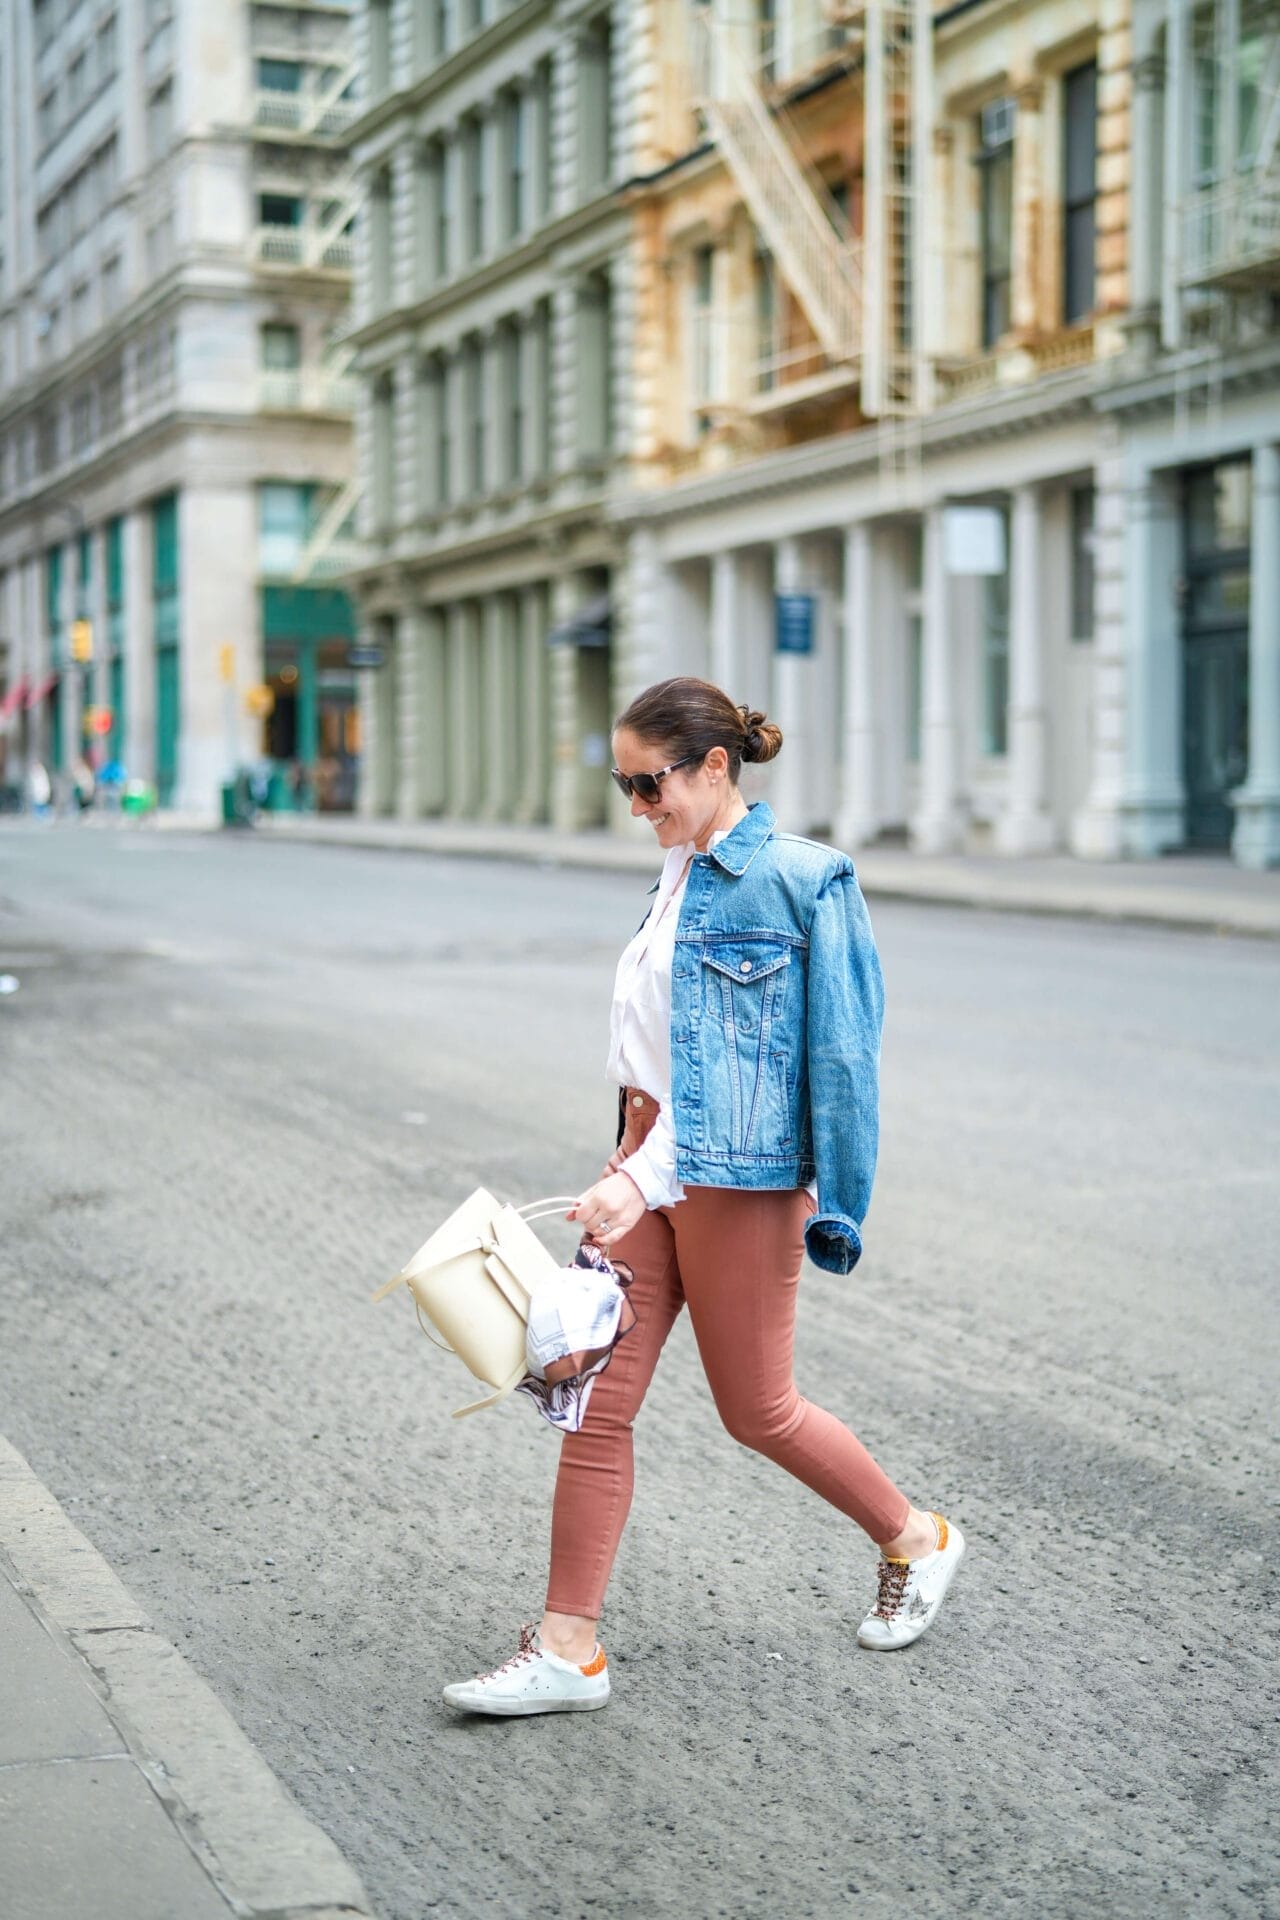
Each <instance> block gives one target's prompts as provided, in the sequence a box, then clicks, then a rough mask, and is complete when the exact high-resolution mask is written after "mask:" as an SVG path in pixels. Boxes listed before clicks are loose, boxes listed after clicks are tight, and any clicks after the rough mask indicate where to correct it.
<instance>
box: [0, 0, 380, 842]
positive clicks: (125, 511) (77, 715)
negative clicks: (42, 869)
mask: <svg viewBox="0 0 1280 1920" xmlns="http://www.w3.org/2000/svg"><path fill="white" fill-rule="evenodd" d="M353 75H354V63H353V60H352V56H351V49H350V18H349V11H348V5H347V0H289V4H287V5H284V4H278V3H277V0H225V4H221V5H219V6H218V7H216V8H210V7H207V6H204V5H201V4H199V0H14V4H11V5H9V6H7V7H6V8H4V9H3V10H2V11H0V741H3V744H4V747H5V750H6V767H5V771H4V774H3V775H2V776H0V778H3V779H5V780H9V781H12V780H14V779H17V778H19V777H20V776H21V774H22V772H23V770H24V769H25V768H26V767H27V766H29V764H30V763H31V762H32V761H33V760H35V759H37V758H39V759H40V760H42V761H43V762H44V763H45V764H47V765H48V766H49V767H50V768H51V769H52V770H53V771H54V772H55V773H56V772H57V771H59V770H64V771H65V770H69V769H70V767H71V766H72V764H73V763H74V761H75V760H76V759H77V757H78V756H79V755H80V754H81V753H82V752H90V753H96V755H97V757H98V758H99V760H100V761H101V760H110V761H114V762H116V763H118V764H119V765H122V766H123V768H124V770H125V772H126V773H127V774H128V775H130V776H137V777H141V778H145V779H148V780H152V781H154V783H155V784H156V786H157V788H158V791H159V795H160V799H161V802H162V803H165V804H175V805H178V806H182V807H190V808H195V809H198V810H200V811H202V812H208V811H210V810H212V809H213V808H214V807H216V805H217V800H218V788H219V785H220V783H221V782H222V781H223V779H224V778H225V777H226V775H227V773H228V771H229V769H230V768H231V767H232V766H233V765H234V764H235V763H237V762H238V761H240V760H242V759H244V758H246V757H250V756H256V755H258V754H261V753H265V754H266V755H268V756H269V757H270V758H271V759H272V760H273V761H274V762H275V763H277V764H278V765H279V766H281V767H286V766H292V765H294V764H295V763H297V762H299V761H302V762H306V763H309V764H310V765H311V766H312V767H314V766H315V765H316V764H317V763H324V764H325V765H326V766H327V769H328V778H327V786H326V797H327V798H329V799H330V800H332V801H337V802H340V801H341V798H342V786H343V778H344V769H345V770H346V778H347V785H348V788H350V787H351V786H353V784H354V782H353V780H352V779H351V777H350V773H349V769H350V767H351V765H352V764H353V755H354V749H355V747H356V744H357V741H356V723H355V716H354V684H353V681H352V675H351V670H350V667H349V664H348V659H347V655H348V652H349V647H350V642H351V638H352V621H351V613H350V606H349V603H348V601H347V599H346V596H345V594H344V593H343V592H341V591H340V590H338V589H336V588H335V587H334V586H333V585H332V584H329V583H327V582H326V581H325V579H324V578H323V577H322V576H323V574H324V572H325V570H326V568H327V569H328V570H330V571H334V570H336V569H337V568H338V567H339V566H340V565H342V564H344V563H345V560H346V558H347V555H346V554H345V553H344V552H343V551H342V548H341V544H340V543H339V545H338V546H337V547H335V545H334V542H333V540H332V538H331V537H330V536H331V535H332V533H333V531H334V529H335V528H337V529H338V530H339V531H340V530H341V527H342V523H343V521H344V520H345V512H346V506H345V503H344V500H343V497H342V495H343V490H344V488H348V487H349V484H350V480H351V469H352V464H353V454H352V439H353V435H352V425H351V411H352V396H353V383H352V381H351V378H350V376H349V375H348V374H347V372H346V370H345V368H344V366H343V363H342V358H341V350H340V349H339V348H338V347H337V346H336V345H335V336H336V335H337V333H338V332H339V331H340V330H341V328H342V326H343V324H344V322H345V318H346V310H347V303H348V299H349V288H350V277H351V256H352V248H353V243H352V240H351V237H350V225H351V220H352V212H353V209H352V202H351V198H350V188H349V182H348V181H347V179H346V178H345V158H344V153H343V146H342V136H343V134H344V131H345V128H346V126H347V124H348V123H349V121H350V119H351V117H352V114H353V111H354V106H353V102H352V99H351V91H350V90H351V87H352V82H353ZM348 499H349V495H348ZM322 551H323V555H324V557H323V558H321V557H320V556H321V553H322ZM313 563H314V564H313ZM86 622H87V626H86V625H85V624H83V623H86ZM264 685H269V686H270V687H271V688H272V689H273V692H274V707H273V711H272V712H271V713H270V714H269V715H268V716H267V717H266V718H265V719H264V718H261V717H254V715H253V714H251V713H250V712H248V711H247V710H246V705H245V697H244V696H245V695H246V694H247V693H248V691H249V689H250V688H259V689H260V688H261V687H263V686H264ZM267 704H268V698H267V697H260V698H259V702H258V706H259V712H260V711H261V708H262V707H264V706H266V705H267Z"/></svg>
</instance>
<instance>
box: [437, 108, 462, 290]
mask: <svg viewBox="0 0 1280 1920" xmlns="http://www.w3.org/2000/svg"><path fill="white" fill-rule="evenodd" d="M456 153H457V148H456V147H454V146H452V145H450V146H447V147H446V146H444V145H443V144H442V143H439V142H437V145H436V155H437V161H436V244H435V265H436V278H437V280H447V279H448V278H449V272H450V268H451V267H452V264H453V234H452V232H451V231H450V216H451V214H452V200H453V191H454V181H455V177H456V173H457V163H456V159H455V157H454V156H455V155H456Z"/></svg>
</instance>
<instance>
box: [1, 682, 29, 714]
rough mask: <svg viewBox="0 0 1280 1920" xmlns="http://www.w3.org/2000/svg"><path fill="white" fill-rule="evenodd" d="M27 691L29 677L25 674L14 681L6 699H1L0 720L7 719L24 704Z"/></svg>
mask: <svg viewBox="0 0 1280 1920" xmlns="http://www.w3.org/2000/svg"><path fill="white" fill-rule="evenodd" d="M26 691H27V679H26V675H25V674H24V675H23V676H22V678H21V679H20V680H15V681H14V683H13V685H12V686H11V687H10V689H9V691H8V693H6V695H5V697H4V699H3V700H0V720H7V719H8V718H9V716H10V714H12V713H16V711H17V709H18V708H19V707H20V706H21V705H22V700H23V696H24V694H25V693H26Z"/></svg>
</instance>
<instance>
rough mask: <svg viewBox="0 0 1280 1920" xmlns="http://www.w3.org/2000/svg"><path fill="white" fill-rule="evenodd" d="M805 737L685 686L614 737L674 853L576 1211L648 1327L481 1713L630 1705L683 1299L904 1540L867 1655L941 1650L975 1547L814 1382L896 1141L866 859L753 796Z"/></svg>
mask: <svg viewBox="0 0 1280 1920" xmlns="http://www.w3.org/2000/svg"><path fill="white" fill-rule="evenodd" d="M781 745H782V734H781V731H780V730H779V728H778V727H776V726H774V725H773V724H771V723H770V722H769V721H768V720H767V719H766V718H765V716H764V715H763V714H762V713H756V712H752V711H750V710H749V709H748V708H746V707H737V706H735V705H734V703H733V702H732V700H730V699H729V697H728V695H727V694H725V693H723V692H722V691H721V690H720V689H719V688H718V687H714V686H711V685H710V684H709V683H708V682H706V681H704V680H695V679H688V678H681V679H675V680H665V681H662V682H661V683H660V684H659V685H657V686H654V687H650V688H649V689H648V690H647V691H646V692H644V693H642V694H640V695H639V697H638V698H637V699H635V700H634V701H632V703H631V705H630V706H629V707H628V708H627V710H626V712H625V713H624V714H623V715H622V717H621V719H620V720H619V721H618V722H617V724H616V726H615V728H614V733H613V751H614V757H615V761H616V764H615V766H614V769H613V777H614V779H615V780H616V782H617V783H618V785H619V787H621V789H622V791H623V792H624V793H625V794H626V795H627V796H628V797H629V799H630V801H631V811H632V813H633V815H635V816H636V818H638V819H643V820H647V821H648V822H649V825H650V826H651V827H652V829H653V831H654V835H655V837H656V839H657V842H658V845H659V846H660V847H661V848H663V849H664V851H665V854H666V859H665V862H664V865H663V870H662V874H661V877H660V879H659V880H658V882H657V884H656V887H655V889H654V890H653V891H654V893H655V898H654V901H653V905H652V907H651V909H650V912H649V914H648V917H647V918H646V920H645V922H644V924H643V926H642V927H641V928H640V931H639V932H638V933H637V934H636V935H635V937H634V938H633V939H632V941H631V942H630V944H629V946H628V947H627V948H626V950H625V952H624V953H623V955H622V958H621V960H620V962H619V964H618V971H617V978H616V982H615V987H614V998H613V1008H612V1017H611V1035H610V1054H609V1074H610V1077H611V1078H612V1079H613V1080H614V1081H615V1082H617V1083H619V1084H620V1086H621V1094H620V1101H621V1122H622V1124H621V1130H620V1138H619V1141H618V1145H617V1150H616V1151H615V1153H614V1154H613V1156H612V1158H611V1159H610V1160H609V1162H608V1165H607V1166H606V1168H605V1170H604V1174H603V1176H602V1178H601V1179H600V1180H599V1181H597V1182H596V1184H595V1185H594V1186H592V1187H591V1188H589V1189H588V1191H587V1192H586V1193H584V1194H583V1195H582V1196H581V1197H580V1199H579V1200H578V1202H577V1204H576V1206H575V1207H574V1209H573V1210H572V1212H571V1213H570V1215H569V1218H570V1219H576V1220H578V1221H580V1222H581V1223H582V1226H583V1228H584V1229H585V1232H586V1234H587V1236H588V1237H589V1238H590V1239H592V1240H593V1241H595V1242H596V1244H597V1245H599V1246H602V1247H604V1248H605V1249H607V1251H608V1252H609V1253H610V1254H611V1255H616V1256H617V1258H618V1259H619V1260H621V1261H625V1262H626V1263H627V1264H628V1265H629V1266H630V1267H631V1268H632V1269H633V1271H634V1274H635V1280H634V1283H633V1285H632V1287H631V1290H630V1299H631V1303H632V1305H633V1307H634V1308H635V1311H636V1315H637V1324H636V1326H635V1328H634V1329H633V1330H632V1332H631V1333H629V1334H628V1335H627V1336H626V1338H625V1339H624V1340H623V1341H622V1342H621V1344H620V1345H619V1346H618V1348H617V1350H616V1351H615V1353H614V1356H613V1359H612V1362H611V1364H610V1366H609V1367H608V1368H607V1369H606V1371H605V1372H604V1373H603V1374H601V1376H600V1378H599V1379H598V1380H597V1381H596V1383H595V1389H594V1395H593V1398H592V1400H591V1403H590V1406H589V1408H588V1410H587V1415H586V1418H585V1420H584V1422H583V1425H582V1429H581V1431H580V1432H578V1433H571V1434H566V1435H565V1436H564V1438H563V1440H562V1442H561V1454H560V1467H559V1473H558V1477H557V1480H556V1493H555V1504H554V1509H553V1514H552V1526H551V1572H550V1579H549V1583H548V1588H547V1598H546V1610H545V1612H544V1614H543V1616H542V1621H541V1624H540V1626H539V1627H538V1629H537V1631H536V1632H535V1631H534V1630H533V1629H532V1628H531V1627H530V1628H526V1629H525V1630H524V1631H523V1633H522V1635H521V1639H520V1645H519V1648H518V1650H517V1652H516V1653H515V1654H514V1655H513V1656H512V1658H511V1659H509V1660H508V1661H506V1662H505V1664H504V1665H502V1666H501V1667H499V1668H497V1670H496V1671H495V1672H493V1673H489V1674H484V1675H481V1676H479V1677H478V1678H477V1679H475V1680H471V1681H464V1682H460V1683H458V1684H455V1685H452V1686H448V1687H446V1688H445V1690H444V1698H445V1701H446V1703H447V1704H448V1705H449V1706H452V1707H458V1708H462V1709H466V1710H469V1711H471V1712H474V1713H488V1714H503V1715H508V1714H526V1713H554V1712H563V1711H582V1710H589V1709H591V1708H595V1707H603V1706H604V1705H606V1703H607V1702H608V1699H609V1691H610V1688H609V1670H608V1665H607V1662H606V1659H605V1654H604V1650H603V1648H602V1647H601V1646H600V1643H599V1640H598V1638H597V1623H598V1621H599V1617H600V1613H601V1610H602V1607H603V1604H604V1596H605V1588H606V1585H607V1583H608V1579H609V1574H610V1571H611V1569H612V1566H613V1561H614V1556H615V1554H616V1551H617V1548H618V1543H619V1541H620V1539H621V1536H622V1530H623V1527H624V1525H625V1523H626V1519H627V1512H628V1509H629V1507H630V1504H631V1490H632V1432H631V1428H632V1421H633V1420H634V1418H635V1416H636V1414H637V1413H638V1412H639V1409H640V1405H641V1402H642V1401H643V1399H644V1396H645V1391H646V1389H647V1387H648V1385H649V1381H650V1379H651V1378H652V1375H653V1371H654V1367H655V1366H656V1364H657V1360H658V1355H659V1353H660V1352H661V1350H662V1346H663V1343H664V1341H665V1340H666V1337H667V1334H668V1333H669V1332H670V1330H671V1327H672V1325H673V1324H674V1322H675V1319H676V1316H677V1315H678V1314H679V1312H680V1309H681V1307H682V1306H686V1305H687V1306H688V1309H689V1317H690V1319H691V1321H692V1323H693V1331H694V1335H695V1338H696V1339H697V1343H698V1350H699V1353H700V1355H701V1358H702V1364H703V1366H704V1368H705V1370H706V1375H707V1379H708V1382H709V1383H710V1386H711V1391H712V1394H713V1396H714V1398H715V1402H716V1407H717V1410H718V1411H719V1413H720V1416H721V1418H722V1419H723V1421H724V1423H725V1426H726V1427H727V1428H728V1430H729V1432H730V1433H731V1434H732V1435H733V1436H734V1438H735V1439H737V1440H739V1441H741V1443H742V1444H743V1445H744V1446H748V1447H752V1448H754V1449H755V1450H756V1451H757V1452H759V1453H762V1454H764V1455H765V1456H766V1457H767V1458H769V1459H771V1460H775V1461H776V1462H777V1463H778V1464H779V1466H782V1467H785V1468H786V1469H787V1471H788V1472H789V1473H792V1474H794V1475H795V1477H796V1478H797V1479H799V1480H802V1481H803V1482H804V1483H805V1485H806V1486H809V1487H812V1488H813V1489H814V1491H815V1492H816V1493H819V1494H821V1495H822V1497H823V1498H824V1499H826V1500H828V1501H829V1502H830V1503H831V1505H832V1506H833V1507H835V1508H836V1509H837V1510H838V1511H839V1512H840V1513H842V1514H845V1515H847V1516H848V1517H849V1518H850V1519H851V1520H853V1521H855V1522H856V1523H857V1525H858V1526H860V1527H861V1528H862V1529H863V1530H864V1531H865V1532H866V1533H867V1534H868V1535H869V1536H870V1537H871V1539H872V1540H873V1541H875V1542H876V1543H877V1545H878V1546H879V1548H880V1556H881V1557H880V1564H879V1576H878V1588H877V1594H876V1598H875V1601H874V1603H873V1605H872V1607H871V1609H870V1611H869V1612H868V1613H867V1615H866V1617H865V1619H864V1620H863V1621H862V1624H861V1626H860V1628H859V1630H858V1636H857V1637H858V1641H859V1644H860V1645H861V1646H863V1647H869V1648H872V1649H876V1650H888V1649H892V1648H898V1647H904V1646H907V1645H909V1644H910V1643H911V1642H912V1641H914V1640H917V1639H918V1638H919V1637H920V1635H921V1634H922V1633H924V1632H925V1630H926V1629H927V1628H928V1627H929V1626H930V1625H931V1624H932V1623H933V1621H934V1620H935V1619H936V1618H937V1614H938V1609H939V1607H940V1606H941V1604H942V1600H943V1597H944V1595H945V1593H946V1591H947V1588H948V1586H949V1585H950V1582H951V1579H952V1577H953V1575H954V1573H955V1571H956V1568H957V1567H958V1565H959V1563H960V1559H961V1556H962V1554H963V1552H964V1541H963V1539H962V1537H961V1534H960V1531H959V1529H958V1528H957V1527H955V1526H953V1525H948V1523H947V1521H946V1520H945V1519H943V1517H942V1515H941V1514H938V1513H933V1512H929V1511H924V1510H922V1509H920V1508H918V1507H915V1506H913V1505H912V1504H911V1502H910V1501H909V1500H908V1498H907V1496H906V1495H905V1494H904V1493H902V1492H900V1491H899V1489H898V1488H897V1487H896V1486H895V1485H894V1483H893V1482H892V1481H891V1480H890V1479H889V1478H888V1476H887V1475H886V1474H885V1473H884V1472H883V1470H882V1469H881V1468H880V1467H879V1466H878V1465H877V1464H876V1462H875V1461H874V1460H873V1459H872V1457H871V1455H870V1454H869V1453H868V1452H867V1450H866V1448H865V1447H864V1446H863V1445H862V1444H861V1442H860V1441H858V1440H857V1439H855V1437H854V1435H853V1434H852V1433H851V1432H850V1431H849V1429H848V1428H847V1427H845V1426H844V1425H842V1423H841V1422H840V1421H839V1420H837V1419H836V1418H835V1416H834V1415H833V1414H830V1413H826V1412H824V1411H823V1410H822V1409H821V1408H819V1407H816V1406H814V1405H812V1404H811V1403H810V1402H809V1401H807V1400H804V1399H802V1398H801V1396H800V1394H799V1393H798V1391H797V1389H796V1386H795V1382H794V1379H793V1377H792V1349H793V1341H794V1332H795V1311H796V1294H797V1288H798V1284H799V1279H800V1269H801V1264H802V1261H803V1257H804V1253H805V1250H806V1248H807V1250H808V1252H809V1255H810V1257H811V1258H812V1259H813V1260H814V1262H815V1263H816V1264H817V1265H818V1266H820V1267H823V1268H825V1269H826V1270H827V1271H828V1272H831V1273H841V1274H843V1273H848V1272H849V1271H850V1270H851V1269H852V1268H853V1267H854V1266H855V1264H856V1263H857V1260H858V1258H859V1255H860V1254H861V1251H862V1231H861V1230H862V1222H863V1220H864V1218H865V1215H866V1211H867V1206H868V1203H869V1201H870V1197H871V1183H872V1177H873V1174H874V1171H875V1160H876V1148H877V1139H878V1107H879V1058H880V1028H881V1016H882V1008H883V988H882V982H881V974H880V963H879V958H878V956H877V953H876V947H875V941H874V939H873V937H872V932H871V926H870V922H869V920H868V917H867V910H866V906H865V904H864V902H863V898H862V894H861V891H860V889H859V887H858V882H857V878H856V875H855V873H854V869H853V865H852V863H851V862H850V861H849V860H848V859H847V858H846V857H845V855H844V854H842V853H838V852H835V851H834V850H833V849H831V848H830V847H824V846H820V845H818V844H817V843H816V842H814V841H812V840H805V839H801V838H799V837H798V836H796V835H794V834H787V833H780V832H779V831H778V829H777V826H776V824H775V822H774V817H773V814H772V813H771V811H770V809H769V808H768V807H767V806H766V805H764V804H763V803H762V802H757V803H756V804H755V805H754V806H750V807H749V806H748V805H747V803H746V801H745V800H744V799H743V797H742V794H741V792H740V791H739V787H738V778H739V773H740V769H741V767H742V763H743V762H744V761H749V762H761V761H767V760H772V759H773V758H774V756H775V755H776V754H777V752H778V751H779V749H780V747H781Z"/></svg>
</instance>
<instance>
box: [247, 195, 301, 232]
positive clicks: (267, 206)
mask: <svg viewBox="0 0 1280 1920" xmlns="http://www.w3.org/2000/svg"><path fill="white" fill-rule="evenodd" d="M258 224H259V226H262V227H300V226H301V225H302V201H301V200H300V199H299V198H298V197H297V195H296V194H292V193H260V194H259V195H258Z"/></svg>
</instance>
